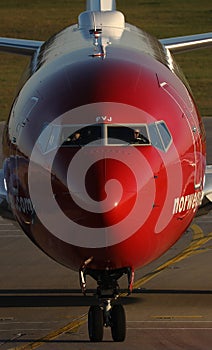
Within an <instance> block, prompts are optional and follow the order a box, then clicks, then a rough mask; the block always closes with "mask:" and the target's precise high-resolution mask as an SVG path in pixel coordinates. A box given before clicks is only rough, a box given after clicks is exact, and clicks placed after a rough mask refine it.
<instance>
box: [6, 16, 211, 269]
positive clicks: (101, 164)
mask: <svg viewBox="0 0 212 350" xmlns="http://www.w3.org/2000/svg"><path fill="white" fill-rule="evenodd" d="M97 29H98V28H97ZM97 29H96V28H94V30H93V31H92V30H90V29H88V28H87V27H86V26H85V27H84V26H83V21H82V25H81V26H80V25H79V26H77V25H76V26H71V27H68V28H67V29H65V30H64V31H62V32H61V33H59V34H57V35H55V36H54V37H52V38H51V39H50V40H49V41H48V42H47V43H45V44H44V45H43V46H42V48H41V50H40V52H39V53H38V54H37V55H35V56H34V57H33V59H32V61H31V63H30V66H29V69H28V71H27V74H28V75H27V79H26V82H25V83H24V85H23V87H22V88H21V89H20V92H19V93H18V95H17V97H16V99H15V102H14V104H13V107H12V110H11V114H10V117H9V120H8V123H7V126H6V128H5V133H4V154H5V159H6V160H5V163H4V169H5V174H6V176H5V177H6V181H7V189H8V198H9V202H10V205H11V208H12V210H13V213H14V215H15V217H16V218H17V220H18V222H19V223H20V225H21V227H22V228H23V230H24V232H25V233H26V234H27V235H28V236H29V237H30V238H31V239H32V240H33V241H34V242H35V243H36V244H37V245H38V246H39V247H40V248H41V249H42V250H43V251H44V252H45V253H46V254H48V255H49V256H51V257H52V258H53V259H55V260H56V261H58V262H59V263H61V264H64V265H66V266H68V267H70V268H71V269H76V270H78V269H79V268H80V266H82V265H83V263H84V262H85V261H86V260H88V259H90V260H89V267H90V268H91V269H92V268H93V269H101V270H104V269H119V268H123V267H131V268H132V269H135V268H138V267H141V266H143V265H145V264H147V263H149V262H150V261H152V260H154V259H156V258H157V257H159V256H160V255H161V254H163V253H164V252H165V251H166V250H168V249H169V248H170V246H172V245H173V244H174V243H175V242H176V241H177V239H179V237H180V236H181V235H182V234H183V233H184V232H185V230H186V229H187V227H188V226H189V225H190V223H191V221H192V219H193V217H194V215H195V213H196V210H197V208H198V206H199V205H200V203H201V199H202V189H203V177H204V170H205V134H204V129H203V125H202V122H201V119H200V116H199V114H198V111H197V108H196V105H195V103H194V100H193V97H192V95H191V92H190V90H189V88H188V86H187V84H186V82H185V81H184V77H183V76H182V74H181V72H180V70H179V69H178V67H177V65H176V63H175V62H174V60H173V58H172V56H171V55H170V53H169V51H167V50H166V49H165V48H164V47H163V46H162V45H161V44H160V43H159V42H158V41H157V40H156V39H155V38H153V37H151V36H150V35H148V34H146V33H144V32H143V31H140V30H138V29H137V28H135V27H133V26H131V25H126V26H125V27H124V28H113V27H111V28H110V27H107V28H104V27H103V28H101V30H97ZM136 130H138V132H139V133H140V135H139V136H141V134H143V135H144V136H145V141H144V142H142V141H137V140H136V139H133V137H134V136H133V132H134V131H136ZM76 133H78V136H77V137H79V138H81V140H80V141H78V142H77V141H76V139H75V140H74V139H73V137H75V134H76ZM139 139H140V138H139Z"/></svg>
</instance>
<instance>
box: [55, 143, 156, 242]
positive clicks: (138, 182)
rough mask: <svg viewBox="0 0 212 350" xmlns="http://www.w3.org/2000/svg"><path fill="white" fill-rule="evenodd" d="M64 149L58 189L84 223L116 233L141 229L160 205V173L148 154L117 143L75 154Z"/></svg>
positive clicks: (64, 204) (66, 207) (72, 215)
mask: <svg viewBox="0 0 212 350" xmlns="http://www.w3.org/2000/svg"><path fill="white" fill-rule="evenodd" d="M62 152H63V153H62V156H61V154H60V156H61V157H60V159H59V160H58V159H57V161H55V163H54V166H56V165H57V167H56V168H55V173H57V174H58V176H57V179H56V180H55V182H53V183H52V188H53V190H54V193H55V194H56V196H55V198H56V200H57V203H58V204H59V205H60V208H61V209H62V211H63V212H64V213H65V215H66V217H68V218H69V219H70V220H71V221H73V222H74V223H77V225H79V227H84V228H85V227H86V228H89V229H90V228H95V229H96V228H98V229H102V228H105V229H106V231H107V232H109V231H110V232H111V237H112V235H117V236H118V235H119V234H120V232H121V231H125V230H126V229H127V230H128V231H130V230H129V227H130V226H132V227H131V229H132V232H136V230H137V229H139V228H140V227H141V226H142V224H143V223H144V221H145V220H146V218H147V217H148V216H149V214H150V212H151V210H152V208H153V205H154V195H155V181H154V174H153V172H152V169H151V167H150V165H149V163H148V161H147V159H146V157H145V156H144V154H142V153H141V152H140V151H138V150H136V148H134V147H112V146H111V147H110V146H107V147H82V148H81V149H78V150H77V151H74V154H72V155H71V157H70V149H69V150H65V149H63V150H62ZM64 152H67V153H64ZM68 152H69V153H68ZM143 153H144V151H143ZM68 154H69V157H68ZM58 180H59V181H58ZM58 183H59V186H58V185H57V184H58ZM64 184H65V185H64ZM125 224H126V225H127V226H128V227H126V226H125ZM106 235H107V233H106Z"/></svg>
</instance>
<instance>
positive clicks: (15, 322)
mask: <svg viewBox="0 0 212 350" xmlns="http://www.w3.org/2000/svg"><path fill="white" fill-rule="evenodd" d="M204 123H205V126H206V130H207V145H208V158H207V161H208V164H212V118H204ZM211 275H212V212H211V213H210V214H208V215H206V216H202V217H199V218H197V219H195V220H194V222H193V223H192V226H191V227H190V229H189V230H188V231H187V232H186V233H185V234H184V235H183V237H182V238H181V239H180V240H179V241H178V242H177V243H176V244H175V246H173V247H172V248H171V249H170V250H169V251H168V252H167V253H166V254H165V255H164V256H163V257H162V258H160V259H158V260H157V261H155V262H154V263H152V264H150V265H148V266H147V267H145V268H143V269H141V270H138V271H137V272H136V279H135V280H136V282H135V288H134V293H133V294H132V295H131V296H130V297H125V296H123V297H122V302H123V304H124V306H125V310H126V316H127V337H126V340H125V341H124V342H123V343H114V342H113V341H112V339H111V334H110V329H105V332H104V341H103V342H102V343H90V342H89V338H88V332H87V312H88V309H89V306H90V305H91V304H92V303H93V302H94V298H93V296H92V295H91V294H89V295H88V296H86V297H84V296H82V294H81V291H80V289H79V281H78V274H77V273H76V272H73V271H70V270H68V269H67V268H65V267H63V266H60V265H58V264H57V263H56V262H54V261H52V260H50V259H49V258H48V257H47V256H45V255H44V253H42V252H41V251H40V250H39V249H38V248H37V247H35V246H34V244H33V243H31V242H30V240H29V239H28V238H27V237H26V236H25V235H24V233H23V232H22V230H21V229H19V228H18V227H17V226H16V225H14V222H12V221H10V220H7V219H3V218H0V350H9V349H10V350H12V349H16V350H24V349H41V350H45V349H50V350H61V349H62V350H66V349H71V350H74V349H77V350H84V349H92V350H95V349H108V347H109V348H110V350H113V349H117V350H118V349H120V348H121V349H122V350H125V349H126V350H129V349H132V350H134V349H135V350H138V349H139V350H140V349H145V350H166V349H167V350H180V349H183V350H190V349H191V350H207V349H208V350H209V349H211V344H212V279H211ZM91 286H92V283H91Z"/></svg>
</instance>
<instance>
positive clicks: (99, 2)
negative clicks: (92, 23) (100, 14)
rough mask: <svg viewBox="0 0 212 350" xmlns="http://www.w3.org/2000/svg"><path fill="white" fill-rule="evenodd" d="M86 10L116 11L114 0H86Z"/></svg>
mask: <svg viewBox="0 0 212 350" xmlns="http://www.w3.org/2000/svg"><path fill="white" fill-rule="evenodd" d="M86 11H116V1H115V0H87V3H86Z"/></svg>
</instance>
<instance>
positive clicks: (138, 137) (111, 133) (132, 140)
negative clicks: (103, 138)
mask: <svg viewBox="0 0 212 350" xmlns="http://www.w3.org/2000/svg"><path fill="white" fill-rule="evenodd" d="M107 130H108V133H107V136H108V144H117V145H121V144H126V143H127V144H131V145H149V144H150V141H149V138H148V134H147V127H146V126H144V125H139V126H137V125H134V126H133V125H131V126H116V125H113V126H108V128H107Z"/></svg>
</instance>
